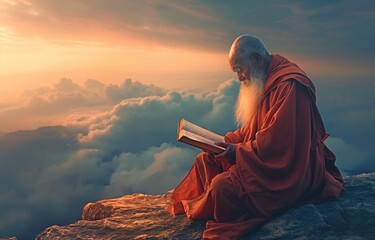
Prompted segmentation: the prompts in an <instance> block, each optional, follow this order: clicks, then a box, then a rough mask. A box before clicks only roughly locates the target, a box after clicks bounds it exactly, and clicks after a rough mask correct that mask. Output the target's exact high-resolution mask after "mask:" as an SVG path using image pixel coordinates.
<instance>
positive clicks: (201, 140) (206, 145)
mask: <svg viewBox="0 0 375 240" xmlns="http://www.w3.org/2000/svg"><path fill="white" fill-rule="evenodd" d="M177 140H178V141H180V142H184V143H187V144H189V145H192V146H194V147H198V148H201V149H203V150H205V151H209V152H213V153H221V152H223V151H225V148H223V147H220V146H217V145H216V144H215V143H214V141H212V140H210V139H207V138H205V137H202V136H199V135H197V134H195V133H192V132H188V131H186V130H181V131H180V132H179V135H178V137H177Z"/></svg>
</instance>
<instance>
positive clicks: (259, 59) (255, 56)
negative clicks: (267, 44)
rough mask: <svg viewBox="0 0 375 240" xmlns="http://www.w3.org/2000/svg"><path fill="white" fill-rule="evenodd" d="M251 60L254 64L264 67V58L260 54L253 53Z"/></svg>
mask: <svg viewBox="0 0 375 240" xmlns="http://www.w3.org/2000/svg"><path fill="white" fill-rule="evenodd" d="M251 58H252V60H253V63H254V64H256V65H258V66H262V65H263V61H264V60H263V58H262V56H261V55H260V54H259V53H253V54H251Z"/></svg>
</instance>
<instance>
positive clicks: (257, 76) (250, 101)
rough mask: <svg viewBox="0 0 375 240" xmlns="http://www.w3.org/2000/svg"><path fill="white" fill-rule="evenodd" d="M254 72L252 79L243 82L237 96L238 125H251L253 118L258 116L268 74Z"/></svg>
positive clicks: (236, 118) (236, 115) (236, 119)
mask: <svg viewBox="0 0 375 240" xmlns="http://www.w3.org/2000/svg"><path fill="white" fill-rule="evenodd" d="M251 72H252V73H253V74H252V75H251V76H250V78H251V80H248V79H246V80H244V81H242V82H241V87H240V91H239V93H238V97H237V103H236V106H235V111H234V118H235V121H236V125H237V126H238V127H250V124H251V121H252V119H253V118H254V117H255V116H256V114H257V112H258V109H259V105H260V103H261V101H262V99H263V86H264V81H265V79H266V74H265V73H262V72H256V71H254V69H253V68H252V69H251Z"/></svg>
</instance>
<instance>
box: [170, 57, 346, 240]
mask: <svg viewBox="0 0 375 240" xmlns="http://www.w3.org/2000/svg"><path fill="white" fill-rule="evenodd" d="M327 136H328V135H327V134H326V131H325V128H324V125H323V121H322V119H321V116H320V114H319V111H318V109H317V106H316V97H315V87H314V85H313V83H312V82H311V80H310V79H309V78H308V77H307V76H306V74H305V73H304V72H303V71H302V70H301V69H300V68H299V67H298V66H297V65H295V64H294V63H291V62H289V61H288V60H287V59H286V58H284V57H282V56H280V55H272V60H271V62H270V64H269V67H268V70H267V79H266V82H265V85H264V98H263V101H262V104H261V106H260V108H259V110H258V114H257V116H256V118H254V119H253V121H252V123H251V126H250V127H242V128H240V129H238V130H236V131H235V132H229V133H227V134H226V136H225V141H226V142H230V143H234V144H236V161H235V163H234V164H232V165H229V164H228V163H225V162H221V163H219V162H217V161H216V160H215V158H214V157H213V155H212V154H208V153H201V154H199V155H198V156H197V158H196V160H195V163H194V165H193V167H192V169H191V170H190V172H189V173H188V175H187V176H186V177H185V179H184V180H183V181H182V182H181V183H180V184H179V185H178V186H177V187H176V189H175V190H174V191H173V193H172V196H171V205H170V206H168V207H167V210H168V211H169V212H171V213H172V214H182V213H185V214H186V215H187V217H188V218H190V219H209V221H207V223H206V230H205V231H204V233H203V238H204V239H236V238H239V237H241V236H243V235H245V234H247V233H249V232H250V231H252V230H253V229H255V228H257V227H258V226H260V225H261V224H263V223H264V222H265V221H267V220H269V219H270V218H272V216H273V215H275V214H278V213H282V212H284V211H286V210H287V209H288V208H290V207H292V206H294V205H297V204H302V203H306V202H320V201H324V200H326V199H330V198H336V197H338V196H339V195H340V193H341V191H342V190H343V188H344V182H343V179H342V177H341V174H340V172H339V170H338V169H337V168H336V167H335V165H334V162H335V160H336V159H335V155H334V154H333V153H332V152H331V151H330V150H329V149H328V148H327V146H326V145H325V144H324V143H323V141H324V140H325V139H326V138H327Z"/></svg>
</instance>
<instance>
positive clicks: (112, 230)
mask: <svg viewBox="0 0 375 240" xmlns="http://www.w3.org/2000/svg"><path fill="white" fill-rule="evenodd" d="M345 181H346V189H345V191H344V192H343V194H342V196H341V197H340V198H339V199H337V200H334V201H329V202H325V203H322V204H316V205H314V204H307V205H303V206H299V207H296V208H293V209H290V210H289V211H288V212H287V213H285V214H283V215H281V216H278V217H276V218H274V219H272V220H271V221H269V222H268V223H266V224H264V225H263V226H261V227H260V228H259V229H258V230H256V231H254V232H252V233H250V234H249V235H247V236H245V237H244V238H243V239H262V240H266V239H267V240H269V239H319V240H320V239H330V240H336V239H337V240H339V239H340V240H342V239H347V240H349V239H355V240H359V239H375V173H370V174H360V175H356V176H351V177H347V178H346V179H345ZM167 203H168V194H166V195H158V196H150V195H145V194H133V195H126V196H123V197H121V198H116V199H108V200H102V201H98V202H96V203H89V204H87V205H86V206H85V207H84V209H83V214H82V219H83V220H80V221H77V222H75V223H73V224H70V225H68V226H51V227H48V228H46V229H45V230H44V231H43V232H42V233H40V234H39V235H38V236H37V239H200V238H201V235H202V231H203V230H204V227H205V223H204V221H189V220H188V219H186V217H184V216H183V215H180V216H176V217H174V216H171V215H169V214H168V213H166V212H165V211H164V207H165V206H166V205H167Z"/></svg>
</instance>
